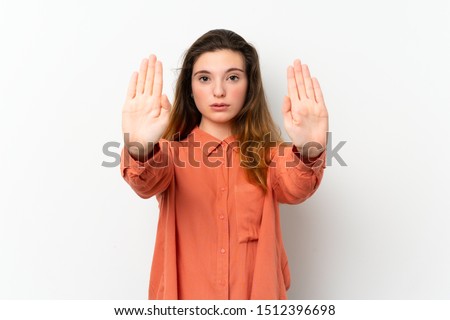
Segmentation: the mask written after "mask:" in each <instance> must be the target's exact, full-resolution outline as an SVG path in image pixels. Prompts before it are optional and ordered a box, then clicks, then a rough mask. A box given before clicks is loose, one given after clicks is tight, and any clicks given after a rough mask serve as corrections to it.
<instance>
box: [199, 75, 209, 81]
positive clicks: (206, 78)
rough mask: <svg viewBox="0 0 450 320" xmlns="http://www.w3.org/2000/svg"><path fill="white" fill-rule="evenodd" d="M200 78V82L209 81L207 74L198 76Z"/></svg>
mask: <svg viewBox="0 0 450 320" xmlns="http://www.w3.org/2000/svg"><path fill="white" fill-rule="evenodd" d="M198 79H199V80H200V82H206V81H208V77H206V76H202V77H200V78H198Z"/></svg>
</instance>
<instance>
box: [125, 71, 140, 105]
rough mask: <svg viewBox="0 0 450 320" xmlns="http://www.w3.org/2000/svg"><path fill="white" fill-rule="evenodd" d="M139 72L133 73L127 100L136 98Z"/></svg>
mask: <svg viewBox="0 0 450 320" xmlns="http://www.w3.org/2000/svg"><path fill="white" fill-rule="evenodd" d="M137 75H138V73H137V72H133V74H132V75H131V79H130V82H129V83H128V90H127V99H133V98H134V97H135V96H136V81H137Z"/></svg>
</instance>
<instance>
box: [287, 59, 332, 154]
mask: <svg viewBox="0 0 450 320" xmlns="http://www.w3.org/2000/svg"><path fill="white" fill-rule="evenodd" d="M287 80H288V94H289V96H286V97H284V103H283V118H284V127H285V128H286V132H287V134H288V135H289V137H290V138H291V140H292V143H293V144H294V145H295V146H296V147H297V149H298V151H299V152H300V154H301V155H302V156H305V157H308V158H315V157H317V156H318V155H320V154H321V153H322V152H323V151H324V150H325V148H326V144H327V132H328V111H327V108H326V107H325V102H324V99H323V95H322V91H321V89H320V85H319V81H317V79H316V78H312V79H311V75H310V73H309V69H308V66H307V65H306V64H304V65H302V64H301V62H300V60H298V59H297V60H295V61H294V66H289V67H288V70H287Z"/></svg>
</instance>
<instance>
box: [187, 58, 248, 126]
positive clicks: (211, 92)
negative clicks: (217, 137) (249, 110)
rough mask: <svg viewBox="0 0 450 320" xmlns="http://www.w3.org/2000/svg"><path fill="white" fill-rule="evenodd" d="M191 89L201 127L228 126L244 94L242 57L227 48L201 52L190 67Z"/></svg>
mask: <svg viewBox="0 0 450 320" xmlns="http://www.w3.org/2000/svg"><path fill="white" fill-rule="evenodd" d="M191 80H192V93H193V98H194V101H195V105H196V106H197V109H198V110H199V111H200V113H201V114H202V120H201V122H200V127H201V128H205V129H206V128H207V129H209V130H213V131H214V130H220V131H222V130H224V129H228V130H229V129H230V128H231V123H232V121H231V120H232V119H233V118H234V116H235V115H236V114H237V113H238V112H239V111H240V110H241V109H242V107H243V105H244V101H245V97H246V94H247V85H248V80H247V75H246V73H245V62H244V57H243V56H242V54H241V53H239V52H235V51H231V50H219V51H214V52H205V53H203V54H202V55H200V56H199V58H198V59H197V61H196V62H195V64H194V67H193V71H192V79H191Z"/></svg>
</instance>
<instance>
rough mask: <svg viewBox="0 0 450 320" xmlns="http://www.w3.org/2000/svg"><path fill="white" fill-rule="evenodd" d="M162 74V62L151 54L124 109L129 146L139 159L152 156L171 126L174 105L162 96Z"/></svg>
mask: <svg viewBox="0 0 450 320" xmlns="http://www.w3.org/2000/svg"><path fill="white" fill-rule="evenodd" d="M162 71H163V70H162V63H161V61H157V60H156V56H155V55H150V57H149V58H148V59H147V58H145V59H143V60H142V63H141V67H140V70H139V72H133V75H132V76H131V79H130V83H129V85H128V91H127V97H126V100H125V104H124V106H123V109H122V133H123V134H124V140H125V147H126V148H128V151H129V153H130V154H131V155H132V156H133V157H135V158H137V159H143V158H146V157H147V156H148V154H149V153H150V152H151V151H152V149H153V146H154V145H155V144H156V143H157V142H158V141H159V139H160V138H161V137H162V135H163V133H164V131H165V130H166V128H167V126H168V124H169V115H170V109H171V104H170V102H169V99H168V98H167V96H166V95H162V87H163V72H162ZM127 134H128V139H127V138H125V135H127ZM140 145H142V147H143V149H142V147H139V146H140Z"/></svg>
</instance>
